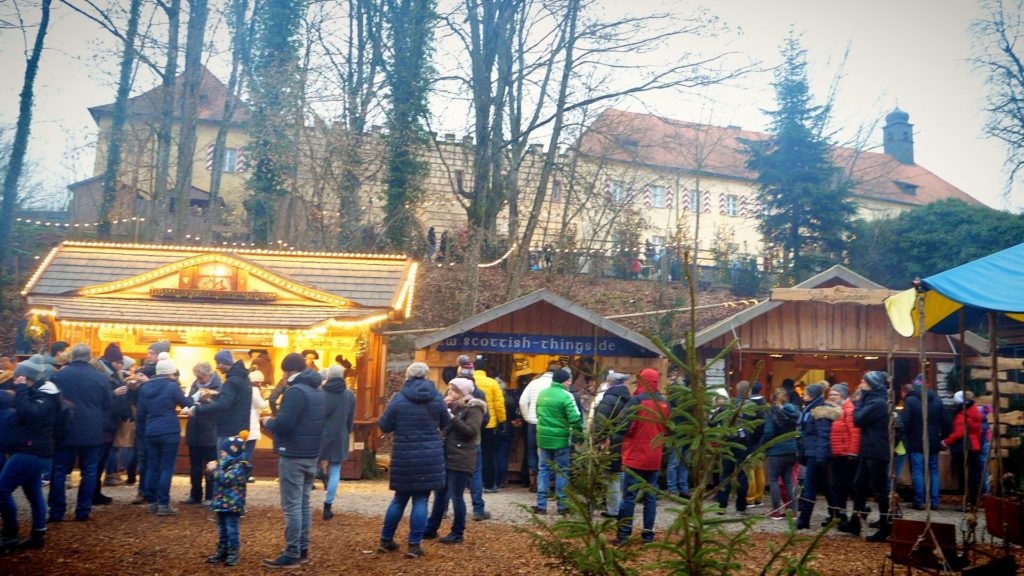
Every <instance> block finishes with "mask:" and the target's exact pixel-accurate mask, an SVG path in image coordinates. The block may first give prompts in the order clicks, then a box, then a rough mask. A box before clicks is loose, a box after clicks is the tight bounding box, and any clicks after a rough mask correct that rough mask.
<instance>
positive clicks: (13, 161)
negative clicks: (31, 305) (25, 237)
mask: <svg viewBox="0 0 1024 576" xmlns="http://www.w3.org/2000/svg"><path fill="white" fill-rule="evenodd" d="M52 3H53V2H52V0H42V3H41V4H40V17H39V26H38V27H37V28H36V38H35V41H34V42H33V43H32V52H31V53H30V54H29V57H28V59H27V60H26V62H25V76H24V79H23V80H22V83H21V94H20V95H19V96H18V123H17V126H16V127H15V131H14V141H13V143H12V145H11V152H10V158H9V161H8V163H7V169H6V172H5V173H4V189H3V192H4V197H3V203H2V205H0V290H3V288H4V285H5V284H6V283H7V282H6V277H7V270H8V267H7V258H8V252H9V251H10V238H11V229H12V228H13V226H14V209H15V207H16V200H17V195H18V183H19V181H20V180H21V173H22V169H23V168H24V165H25V154H26V152H27V151H28V137H29V133H30V132H31V130H32V107H33V105H34V103H35V83H36V75H37V74H38V73H39V60H40V59H41V58H42V56H43V45H44V42H45V40H46V32H47V31H48V29H49V25H50V5H51V4H52ZM19 16H20V14H19ZM0 307H2V305H0Z"/></svg>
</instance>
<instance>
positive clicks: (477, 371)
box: [467, 358, 508, 494]
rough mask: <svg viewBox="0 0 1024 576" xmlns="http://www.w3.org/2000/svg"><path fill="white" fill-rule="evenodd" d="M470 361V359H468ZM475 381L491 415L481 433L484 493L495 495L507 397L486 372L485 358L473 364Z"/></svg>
mask: <svg viewBox="0 0 1024 576" xmlns="http://www.w3.org/2000/svg"><path fill="white" fill-rule="evenodd" d="M467 360H468V358H467ZM473 369H474V371H473V381H474V382H475V383H476V387H477V388H479V389H480V390H481V391H482V392H483V393H484V395H486V396H487V411H488V414H490V415H491V418H490V420H488V422H487V426H485V427H484V429H483V430H481V432H480V447H481V451H482V452H483V459H484V461H483V480H484V492H486V493H488V494H493V493H495V492H497V491H498V452H499V451H500V450H501V434H500V433H501V432H502V431H503V430H504V428H505V426H507V424H506V421H507V419H508V417H507V415H506V414H505V397H504V395H503V394H502V393H501V386H500V385H498V381H497V380H495V379H494V378H491V377H490V376H488V375H487V372H486V371H485V370H484V361H483V358H477V360H476V362H474V363H473Z"/></svg>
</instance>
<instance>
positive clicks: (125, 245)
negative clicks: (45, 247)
mask: <svg viewBox="0 0 1024 576" xmlns="http://www.w3.org/2000/svg"><path fill="white" fill-rule="evenodd" d="M61 244H62V245H64V246H72V247H77V248H119V249H129V250H159V251H163V252H174V251H189V252H194V251H196V250H206V251H216V250H223V249H224V247H223V246H182V245H165V244H141V243H137V242H134V243H133V242H83V241H80V240H65V241H64V242H62V243H61ZM232 247H233V246H232ZM235 252H237V253H239V254H260V255H269V256H274V255H288V256H312V257H315V258H347V259H372V260H396V261H398V260H408V259H409V257H408V256H406V255H404V254H374V253H372V252H327V251H309V250H268V249H264V248H252V249H242V250H235Z"/></svg>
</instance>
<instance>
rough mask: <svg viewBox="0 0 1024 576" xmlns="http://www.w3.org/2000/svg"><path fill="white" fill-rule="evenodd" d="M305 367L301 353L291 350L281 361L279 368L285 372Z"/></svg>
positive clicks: (298, 370) (300, 370)
mask: <svg viewBox="0 0 1024 576" xmlns="http://www.w3.org/2000/svg"><path fill="white" fill-rule="evenodd" d="M305 369H306V359H305V358H303V357H302V354H298V353H296V352H292V353H291V354H289V355H287V356H285V357H284V360H282V361H281V370H284V371H285V372H302V371H303V370H305Z"/></svg>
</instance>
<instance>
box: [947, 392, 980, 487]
mask: <svg viewBox="0 0 1024 576" xmlns="http://www.w3.org/2000/svg"><path fill="white" fill-rule="evenodd" d="M953 402H955V403H956V410H954V412H953V433H952V434H950V435H949V436H948V437H946V439H945V440H943V441H942V447H943V448H949V451H950V454H951V455H952V457H953V458H952V466H953V473H954V474H956V476H957V481H958V484H959V485H960V486H961V491H962V490H963V485H964V477H963V474H964V458H965V457H966V458H967V504H968V505H969V506H971V507H974V506H976V505H977V503H978V489H979V488H980V487H981V466H980V463H981V460H980V456H981V411H980V410H978V407H977V406H975V405H974V397H973V395H972V394H971V393H970V392H968V393H967V394H966V396H965V395H964V393H963V392H962V391H961V392H957V393H956V394H954V395H953ZM965 444H966V450H965V447H964V445H965Z"/></svg>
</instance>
